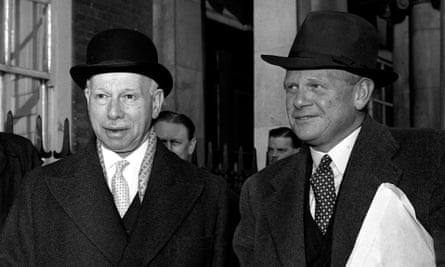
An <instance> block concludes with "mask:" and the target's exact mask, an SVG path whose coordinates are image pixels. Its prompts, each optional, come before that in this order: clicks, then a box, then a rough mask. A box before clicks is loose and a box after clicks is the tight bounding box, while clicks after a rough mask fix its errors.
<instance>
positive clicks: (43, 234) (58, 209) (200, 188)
mask: <svg viewBox="0 0 445 267" xmlns="http://www.w3.org/2000/svg"><path fill="white" fill-rule="evenodd" d="M236 205H237V202H236V198H235V197H234V195H233V194H231V191H229V190H228V188H227V186H226V183H225V181H224V180H223V179H222V178H221V179H220V177H215V176H212V175H210V174H209V173H207V172H206V171H203V170H201V169H198V168H196V167H194V166H192V165H191V164H190V163H187V162H185V161H183V160H181V159H179V158H178V157H177V156H176V155H174V154H173V153H171V152H170V151H168V150H167V149H166V148H165V147H164V146H163V145H162V143H160V142H159V141H158V143H157V150H156V153H155V158H154V162H153V167H152V173H151V176H150V180H149V183H148V188H147V191H146V193H145V197H144V200H143V202H142V205H141V208H140V211H139V215H138V218H137V220H136V223H135V226H134V228H133V230H132V233H131V235H130V236H128V235H127V233H126V231H125V228H124V226H123V224H122V220H121V218H120V216H119V214H118V212H117V209H116V208H115V205H114V203H113V198H112V195H111V193H110V190H109V189H108V186H107V184H106V180H105V177H104V174H103V171H102V168H101V165H100V162H99V158H98V156H97V152H96V148H95V142H94V141H93V142H91V143H90V144H89V145H88V146H87V147H86V149H85V150H83V151H81V152H78V153H76V154H75V155H72V156H70V157H68V158H66V159H63V160H60V161H58V162H56V163H54V164H52V165H49V166H45V167H43V168H41V169H38V170H36V171H33V172H31V173H30V174H29V175H27V177H26V181H25V186H24V188H23V191H22V192H21V194H20V195H19V198H18V199H17V201H16V202H15V204H14V206H13V208H12V210H11V213H10V216H9V217H8V219H7V220H6V224H5V227H4V231H3V232H2V235H1V240H0V266H228V265H229V261H230V259H231V257H230V256H231V255H230V254H231V251H232V248H231V239H232V236H233V230H234V228H235V226H236V223H237V221H236V214H237V206H236Z"/></svg>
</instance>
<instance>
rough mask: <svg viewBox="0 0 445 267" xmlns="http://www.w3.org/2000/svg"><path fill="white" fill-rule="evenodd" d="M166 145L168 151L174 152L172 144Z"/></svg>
mask: <svg viewBox="0 0 445 267" xmlns="http://www.w3.org/2000/svg"><path fill="white" fill-rule="evenodd" d="M165 145H166V146H167V149H168V150H170V151H173V146H172V142H166V143H165Z"/></svg>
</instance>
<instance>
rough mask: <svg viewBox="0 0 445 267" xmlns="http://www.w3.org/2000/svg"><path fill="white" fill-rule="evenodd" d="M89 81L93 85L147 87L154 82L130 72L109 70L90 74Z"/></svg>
mask: <svg viewBox="0 0 445 267" xmlns="http://www.w3.org/2000/svg"><path fill="white" fill-rule="evenodd" d="M89 81H90V83H91V85H92V87H93V88H95V87H99V86H100V87H110V86H126V87H129V88H132V87H135V88H138V87H149V86H151V85H152V84H153V83H156V82H155V81H154V80H153V79H151V78H149V77H147V76H145V75H141V74H138V73H131V72H109V73H100V74H96V75H93V76H91V78H90V80H89Z"/></svg>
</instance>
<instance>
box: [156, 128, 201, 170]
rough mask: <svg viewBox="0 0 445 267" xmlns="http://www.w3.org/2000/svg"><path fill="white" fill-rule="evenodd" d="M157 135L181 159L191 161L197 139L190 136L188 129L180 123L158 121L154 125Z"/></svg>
mask: <svg viewBox="0 0 445 267" xmlns="http://www.w3.org/2000/svg"><path fill="white" fill-rule="evenodd" d="M154 128H155V132H156V135H157V136H158V137H159V139H160V140H161V141H162V143H164V145H165V146H166V147H167V148H168V150H170V151H172V152H173V153H175V154H176V155H178V156H179V157H180V158H181V159H183V160H187V161H190V160H191V157H192V154H193V151H194V150H195V145H196V138H195V137H191V139H189V138H190V137H189V136H188V132H187V128H186V127H185V126H184V125H183V124H180V123H172V122H167V121H158V122H156V124H155V125H154Z"/></svg>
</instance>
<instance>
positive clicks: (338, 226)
mask: <svg viewBox="0 0 445 267" xmlns="http://www.w3.org/2000/svg"><path fill="white" fill-rule="evenodd" d="M398 149H399V144H398V143H397V142H396V141H395V139H394V138H393V136H392V135H391V133H390V131H389V129H388V128H387V127H386V126H383V125H381V124H379V123H377V122H375V121H374V120H372V119H371V118H369V117H366V118H365V120H364V122H363V124H362V129H361V131H360V134H359V136H358V138H357V141H356V144H355V145H354V148H353V150H352V153H351V157H350V159H349V162H348V165H347V167H346V172H345V174H344V176H343V181H342V185H341V187H340V192H339V196H338V199H337V209H336V211H335V221H334V232H333V234H334V236H333V244H332V264H333V265H334V266H340V265H345V264H346V261H347V259H348V258H349V255H350V254H351V252H352V249H353V247H354V244H355V240H356V238H357V235H358V233H359V231H360V227H361V225H362V222H363V220H364V218H365V216H366V213H367V212H368V209H369V206H370V205H371V202H372V200H373V198H374V195H375V193H376V191H377V188H378V187H379V186H380V185H381V184H382V183H392V184H395V185H397V184H398V183H399V180H400V178H401V175H402V171H401V170H400V169H399V168H398V167H397V166H396V165H395V164H394V163H393V160H392V159H393V157H394V155H395V154H396V152H397V151H398Z"/></svg>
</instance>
